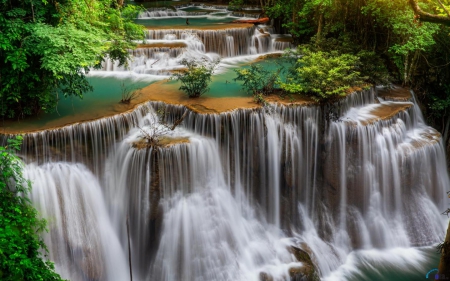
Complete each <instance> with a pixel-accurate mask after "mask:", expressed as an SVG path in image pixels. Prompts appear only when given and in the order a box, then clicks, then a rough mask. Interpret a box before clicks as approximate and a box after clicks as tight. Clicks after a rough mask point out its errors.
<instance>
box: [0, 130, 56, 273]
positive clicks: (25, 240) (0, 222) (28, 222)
mask: <svg viewBox="0 0 450 281" xmlns="http://www.w3.org/2000/svg"><path fill="white" fill-rule="evenodd" d="M21 141H22V138H21V137H17V139H11V140H8V146H7V147H0V279H1V280H11V281H13V280H14V281H15V280H30V281H35V280H42V281H44V280H45V281H47V280H49V281H50V280H62V279H61V277H60V276H59V275H58V274H57V273H55V271H54V266H53V264H52V263H51V262H50V261H48V260H46V256H47V248H46V246H45V244H44V241H43V240H42V238H41V237H40V234H41V233H42V231H44V230H45V226H46V221H45V220H43V219H39V218H38V215H37V212H36V210H35V209H34V208H33V206H32V205H31V202H30V200H29V199H28V197H26V196H27V194H28V193H29V191H30V189H31V183H30V182H29V181H28V180H26V179H24V178H23V175H22V169H23V163H22V161H21V160H20V158H18V157H17V156H16V155H15V152H16V151H17V150H19V148H20V144H21ZM41 252H43V253H44V256H42V253H41Z"/></svg>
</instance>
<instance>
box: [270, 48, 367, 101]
mask: <svg viewBox="0 0 450 281" xmlns="http://www.w3.org/2000/svg"><path fill="white" fill-rule="evenodd" d="M287 55H288V56H290V57H291V58H294V60H295V61H294V65H293V67H292V68H291V70H290V72H289V75H288V77H287V79H286V82H282V81H279V83H280V86H281V88H282V89H283V90H285V91H286V92H288V93H300V94H304V95H306V96H310V97H312V98H313V99H314V100H315V101H317V102H320V103H326V102H330V101H335V100H336V99H338V98H340V97H343V96H345V95H346V93H347V91H348V90H349V89H350V88H351V87H354V86H361V85H363V83H364V79H365V77H362V76H361V73H360V72H359V71H358V68H359V65H360V61H359V58H358V57H356V56H354V55H351V54H339V53H337V52H335V51H332V52H324V51H316V52H314V51H311V50H310V49H309V48H307V47H299V48H298V49H297V50H296V51H294V52H290V53H288V54H287Z"/></svg>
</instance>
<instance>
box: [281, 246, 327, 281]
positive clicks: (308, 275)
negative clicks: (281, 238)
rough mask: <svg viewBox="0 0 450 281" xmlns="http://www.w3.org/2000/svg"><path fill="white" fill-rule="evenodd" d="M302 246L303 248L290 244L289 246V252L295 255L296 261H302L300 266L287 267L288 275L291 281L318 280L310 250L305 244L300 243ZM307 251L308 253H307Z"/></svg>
mask: <svg viewBox="0 0 450 281" xmlns="http://www.w3.org/2000/svg"><path fill="white" fill-rule="evenodd" d="M302 247H303V248H304V249H305V250H302V249H300V248H298V247H295V246H291V247H289V249H288V250H289V252H290V253H291V254H293V255H294V256H295V258H296V259H297V261H299V262H301V263H303V266H301V267H291V268H290V269H289V276H290V277H291V280H292V281H320V277H319V274H318V272H317V270H316V267H315V265H314V263H313V261H312V259H311V256H310V254H309V253H311V250H310V249H309V247H308V246H307V245H306V244H304V243H303V244H302ZM308 252H309V253H308Z"/></svg>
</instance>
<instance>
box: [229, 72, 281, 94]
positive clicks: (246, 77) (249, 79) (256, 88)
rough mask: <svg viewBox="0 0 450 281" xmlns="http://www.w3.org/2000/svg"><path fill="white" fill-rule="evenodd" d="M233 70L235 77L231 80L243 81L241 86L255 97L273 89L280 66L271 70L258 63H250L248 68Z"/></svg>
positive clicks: (268, 92) (269, 92)
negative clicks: (274, 70) (275, 69)
mask: <svg viewBox="0 0 450 281" xmlns="http://www.w3.org/2000/svg"><path fill="white" fill-rule="evenodd" d="M234 71H235V72H236V74H237V77H236V78H234V79H233V80H234V81H243V82H244V83H243V84H242V88H243V89H244V90H245V91H246V92H247V93H249V94H251V95H253V96H255V98H256V96H257V95H269V94H271V93H272V92H273V91H274V89H275V83H276V81H277V78H278V74H279V73H280V71H281V68H279V69H278V70H277V71H276V72H272V71H268V70H265V69H264V68H263V67H262V66H261V65H259V64H252V65H250V68H243V69H235V70H234ZM259 100H260V99H259Z"/></svg>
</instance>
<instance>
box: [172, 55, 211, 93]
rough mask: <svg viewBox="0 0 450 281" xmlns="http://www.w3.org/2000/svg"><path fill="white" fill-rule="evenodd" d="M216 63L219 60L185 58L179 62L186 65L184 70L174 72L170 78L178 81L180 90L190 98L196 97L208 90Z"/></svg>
mask: <svg viewBox="0 0 450 281" xmlns="http://www.w3.org/2000/svg"><path fill="white" fill-rule="evenodd" d="M218 63H219V61H215V62H213V63H207V62H197V61H193V60H192V61H189V60H186V59H185V60H183V61H182V62H181V64H183V65H184V66H186V70H183V71H181V72H177V73H174V74H173V76H172V78H171V79H173V80H177V81H180V82H181V87H180V90H182V91H184V92H185V93H186V94H187V95H188V96H189V97H190V98H198V97H200V96H201V95H203V94H204V93H206V92H207V91H208V90H209V88H208V85H209V83H210V82H211V76H212V75H213V73H214V71H215V68H216V66H217V65H218Z"/></svg>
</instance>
